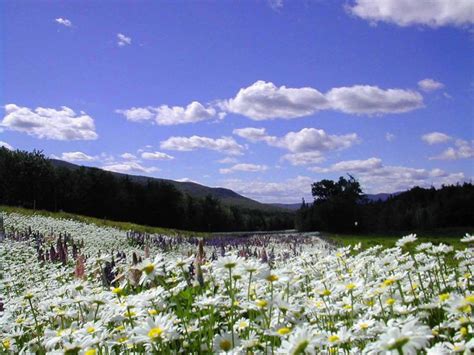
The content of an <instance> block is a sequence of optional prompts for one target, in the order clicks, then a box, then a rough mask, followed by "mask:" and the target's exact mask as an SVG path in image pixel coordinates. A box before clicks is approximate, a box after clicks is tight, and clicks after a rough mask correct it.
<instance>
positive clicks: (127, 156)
mask: <svg viewBox="0 0 474 355" xmlns="http://www.w3.org/2000/svg"><path fill="white" fill-rule="evenodd" d="M120 157H121V158H122V159H125V160H136V159H137V157H136V155H134V154H132V153H123V154H122V155H120Z"/></svg>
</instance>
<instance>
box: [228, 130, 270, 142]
mask: <svg viewBox="0 0 474 355" xmlns="http://www.w3.org/2000/svg"><path fill="white" fill-rule="evenodd" d="M232 133H233V134H235V135H237V136H239V137H242V138H245V139H246V140H248V141H250V142H252V143H255V142H267V143H269V144H270V143H271V142H275V141H276V140H277V138H276V137H272V136H269V135H268V134H267V132H266V131H265V128H254V127H246V128H237V129H234V130H233V131H232Z"/></svg>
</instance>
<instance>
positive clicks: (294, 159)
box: [282, 151, 326, 165]
mask: <svg viewBox="0 0 474 355" xmlns="http://www.w3.org/2000/svg"><path fill="white" fill-rule="evenodd" d="M282 160H287V161H288V162H290V164H291V165H308V164H318V163H322V162H323V161H325V160H326V159H325V158H324V156H323V154H322V153H321V152H319V151H316V152H304V153H290V154H285V155H283V156H282Z"/></svg>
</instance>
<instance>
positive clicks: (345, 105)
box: [326, 85, 423, 115]
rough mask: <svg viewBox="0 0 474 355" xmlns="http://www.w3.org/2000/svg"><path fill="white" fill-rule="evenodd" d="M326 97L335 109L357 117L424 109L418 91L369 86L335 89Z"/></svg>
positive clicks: (421, 97)
mask: <svg viewBox="0 0 474 355" xmlns="http://www.w3.org/2000/svg"><path fill="white" fill-rule="evenodd" d="M326 97H327V98H328V100H329V101H330V103H331V107H332V108H333V109H335V110H338V111H342V112H344V113H349V114H357V115H362V114H367V115H381V114H386V113H403V112H408V111H412V110H415V109H418V108H420V107H423V96H421V94H420V93H418V92H416V91H412V90H402V89H387V90H383V89H380V88H378V87H377V86H369V85H355V86H351V87H341V88H334V89H331V90H330V91H329V92H328V93H327V94H326Z"/></svg>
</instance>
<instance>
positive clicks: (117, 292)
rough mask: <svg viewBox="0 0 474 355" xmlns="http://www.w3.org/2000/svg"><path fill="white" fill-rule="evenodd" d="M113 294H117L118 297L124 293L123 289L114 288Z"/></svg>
mask: <svg viewBox="0 0 474 355" xmlns="http://www.w3.org/2000/svg"><path fill="white" fill-rule="evenodd" d="M112 293H115V294H116V295H119V294H121V293H122V288H121V287H113V288H112Z"/></svg>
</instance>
